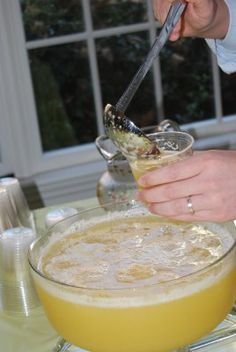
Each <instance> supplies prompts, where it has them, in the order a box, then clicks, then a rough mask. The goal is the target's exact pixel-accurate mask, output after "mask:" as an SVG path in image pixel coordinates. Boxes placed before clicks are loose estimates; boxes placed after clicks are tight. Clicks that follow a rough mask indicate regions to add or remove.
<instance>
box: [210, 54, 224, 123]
mask: <svg viewBox="0 0 236 352" xmlns="http://www.w3.org/2000/svg"><path fill="white" fill-rule="evenodd" d="M211 63H212V75H213V91H214V104H215V117H216V119H217V121H218V122H221V121H222V116H223V110H222V96H221V88H220V87H221V82H220V70H219V67H218V64H217V59H216V56H215V55H214V54H213V53H211Z"/></svg>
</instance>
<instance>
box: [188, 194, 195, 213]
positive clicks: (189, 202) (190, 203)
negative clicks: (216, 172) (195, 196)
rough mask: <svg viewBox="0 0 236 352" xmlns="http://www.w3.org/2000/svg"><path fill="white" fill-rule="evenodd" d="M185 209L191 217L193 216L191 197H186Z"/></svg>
mask: <svg viewBox="0 0 236 352" xmlns="http://www.w3.org/2000/svg"><path fill="white" fill-rule="evenodd" d="M187 207H188V211H189V212H190V213H191V214H192V215H193V214H195V210H194V209H193V203H192V198H191V196H188V197H187Z"/></svg>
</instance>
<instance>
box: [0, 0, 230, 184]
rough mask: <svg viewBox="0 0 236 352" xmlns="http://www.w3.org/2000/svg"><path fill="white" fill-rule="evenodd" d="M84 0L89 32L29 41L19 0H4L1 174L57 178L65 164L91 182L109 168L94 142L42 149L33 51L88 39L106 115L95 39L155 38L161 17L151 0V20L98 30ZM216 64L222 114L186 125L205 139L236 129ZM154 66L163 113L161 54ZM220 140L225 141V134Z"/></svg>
mask: <svg viewBox="0 0 236 352" xmlns="http://www.w3.org/2000/svg"><path fill="white" fill-rule="evenodd" d="M82 4H83V10H84V18H85V26H86V31H85V32H84V33H78V34H72V35H65V36H60V37H55V38H47V39H43V40H35V41H28V42H26V40H25V35H24V29H23V23H22V16H21V9H20V5H19V1H18V0H7V1H6V0H0V48H1V60H0V105H1V116H0V150H1V153H0V174H1V175H3V174H8V173H14V174H15V175H16V177H19V178H29V177H34V178H35V179H37V180H38V181H39V182H42V184H44V185H46V184H47V181H46V180H47V179H51V182H53V175H54V178H55V177H56V176H55V175H56V174H55V172H58V171H59V170H60V172H63V170H64V172H65V178H66V177H67V176H68V175H67V171H65V170H69V168H74V170H75V172H77V176H78V175H80V176H81V177H82V178H86V177H87V176H88V175H91V182H95V181H94V180H95V176H94V178H93V177H92V175H93V174H94V172H95V173H96V175H97V174H98V173H101V172H102V170H104V169H105V163H104V161H103V160H102V158H101V156H100V155H99V153H98V152H97V150H96V147H95V145H94V143H89V144H85V145H80V146H75V147H71V148H65V149H59V150H56V151H52V152H46V153H45V152H43V151H42V146H41V141H40V132H39V126H38V120H37V111H36V106H35V101H34V93H33V86H32V81H31V74H30V67H29V63H28V54H27V51H28V50H30V49H33V48H39V47H43V46H52V45H55V44H65V43H72V42H76V41H79V40H84V39H86V40H87V43H88V51H89V60H90V62H89V63H90V68H91V75H92V83H93V87H94V99H95V110H96V114H97V116H100V117H101V116H102V115H103V106H102V99H101V92H100V87H99V73H98V67H97V61H96V48H95V39H96V38H101V37H104V36H110V35H114V34H124V33H128V32H134V31H140V30H148V31H149V35H150V41H151V42H153V41H154V39H155V36H156V27H157V23H156V21H155V19H154V16H153V12H152V1H151V0H147V5H148V7H147V8H148V21H147V22H145V23H139V24H135V25H129V26H120V27H117V28H108V29H102V30H93V28H92V20H91V14H90V2H89V0H82ZM212 67H213V87H214V96H215V110H216V117H215V119H213V120H209V121H204V122H200V123H193V124H189V125H186V126H183V128H185V129H190V130H193V129H194V131H195V133H196V135H198V137H199V138H201V137H202V138H203V140H205V141H206V139H207V138H208V137H209V136H210V135H212V136H213V138H215V137H214V136H215V135H218V136H219V135H221V134H222V132H223V133H224V134H225V135H224V136H223V137H222V138H223V139H224V138H226V137H227V134H231V135H232V133H233V131H236V123H235V121H236V115H234V116H231V117H227V118H223V117H222V107H221V106H222V104H221V92H220V77H219V69H218V66H217V63H216V59H215V57H214V56H213V55H212ZM153 70H154V75H155V77H156V78H157V79H155V80H154V85H155V98H156V101H157V106H158V109H159V114H160V115H163V105H162V101H163V99H162V86H161V79H160V77H161V75H160V62H159V60H158V59H157V60H155V63H154V67H153ZM124 88H125V87H124ZM97 123H98V134H103V133H104V129H103V122H102V120H101V118H100V119H99V118H97ZM206 131H207V135H206ZM234 135H235V133H234ZM217 140H218V141H220V139H219V138H218V139H217ZM230 140H231V143H232V144H234V143H236V141H234V137H232V138H231V139H230ZM204 143H205V144H204ZM209 143H210V142H209V140H208V141H206V142H203V143H202V145H203V147H204V145H206V146H209ZM214 143H215V141H214ZM220 143H221V142H220ZM202 145H201V147H202ZM57 175H58V173H57ZM66 175H67V176H66ZM57 177H59V176H57ZM58 187H59V186H58Z"/></svg>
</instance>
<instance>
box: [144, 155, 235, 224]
mask: <svg viewBox="0 0 236 352" xmlns="http://www.w3.org/2000/svg"><path fill="white" fill-rule="evenodd" d="M138 183H139V185H140V186H141V187H143V188H142V189H141V190H140V191H139V193H138V199H139V200H141V201H143V202H144V203H146V205H147V206H148V208H149V209H150V211H151V212H152V213H155V214H158V215H160V216H164V217H169V218H173V219H177V220H184V221H191V222H195V221H226V220H234V219H236V151H225V150H220V151H217V150H215V151H201V152H196V153H194V155H193V156H191V157H189V158H188V159H185V160H181V161H179V162H176V163H173V164H171V165H168V166H165V167H162V168H160V169H156V170H155V171H151V172H149V173H147V174H145V175H143V176H142V177H140V179H139V180H138ZM189 196H190V198H189V202H190V203H192V209H191V207H188V197H189ZM189 206H190V205H189ZM191 210H193V213H192V211H191Z"/></svg>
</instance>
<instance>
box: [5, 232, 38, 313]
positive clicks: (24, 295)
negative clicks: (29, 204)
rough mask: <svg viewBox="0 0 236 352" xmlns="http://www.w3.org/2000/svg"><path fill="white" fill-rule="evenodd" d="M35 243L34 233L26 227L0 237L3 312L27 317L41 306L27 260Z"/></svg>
mask: <svg viewBox="0 0 236 352" xmlns="http://www.w3.org/2000/svg"><path fill="white" fill-rule="evenodd" d="M34 239H35V233H34V231H33V230H32V229H30V228H25V227H18V228H12V229H8V230H5V231H3V232H2V233H1V234H0V310H1V311H3V312H8V313H10V312H15V313H17V312H19V313H23V315H25V316H28V315H30V313H31V311H32V310H33V309H34V308H35V307H37V306H39V300H38V297H37V294H36V291H35V288H34V284H33V282H32V278H31V275H30V271H29V264H28V258H27V252H28V248H29V245H30V244H31V242H32V241H33V240H34Z"/></svg>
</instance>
